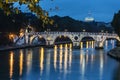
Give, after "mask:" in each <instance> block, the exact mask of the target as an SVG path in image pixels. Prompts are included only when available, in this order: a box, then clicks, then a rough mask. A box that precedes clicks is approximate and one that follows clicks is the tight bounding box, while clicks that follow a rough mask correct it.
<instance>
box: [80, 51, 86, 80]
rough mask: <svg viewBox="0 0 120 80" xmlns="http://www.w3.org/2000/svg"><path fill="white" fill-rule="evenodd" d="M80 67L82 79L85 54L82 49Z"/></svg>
mask: <svg viewBox="0 0 120 80" xmlns="http://www.w3.org/2000/svg"><path fill="white" fill-rule="evenodd" d="M80 66H81V67H80V68H81V73H82V79H84V74H85V55H84V52H83V50H81V51H80Z"/></svg>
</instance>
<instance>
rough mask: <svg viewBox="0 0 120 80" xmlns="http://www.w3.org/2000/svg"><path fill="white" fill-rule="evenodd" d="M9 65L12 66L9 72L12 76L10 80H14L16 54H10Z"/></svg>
mask: <svg viewBox="0 0 120 80" xmlns="http://www.w3.org/2000/svg"><path fill="white" fill-rule="evenodd" d="M9 61H10V62H9V65H10V72H9V75H10V78H12V76H13V66H14V53H13V52H12V51H11V52H10V60H9Z"/></svg>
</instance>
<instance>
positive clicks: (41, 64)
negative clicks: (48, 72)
mask: <svg viewBox="0 0 120 80" xmlns="http://www.w3.org/2000/svg"><path fill="white" fill-rule="evenodd" d="M39 52H40V71H41V74H42V71H43V68H44V65H43V62H44V48H43V47H41V48H40V51H39Z"/></svg>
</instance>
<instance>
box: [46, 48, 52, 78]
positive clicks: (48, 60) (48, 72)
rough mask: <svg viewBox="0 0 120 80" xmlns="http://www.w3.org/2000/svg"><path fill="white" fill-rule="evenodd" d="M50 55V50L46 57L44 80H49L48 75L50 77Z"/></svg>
mask: <svg viewBox="0 0 120 80" xmlns="http://www.w3.org/2000/svg"><path fill="white" fill-rule="evenodd" d="M50 57H51V54H50V49H49V51H48V53H47V55H46V78H48V79H49V75H50V61H51V58H50Z"/></svg>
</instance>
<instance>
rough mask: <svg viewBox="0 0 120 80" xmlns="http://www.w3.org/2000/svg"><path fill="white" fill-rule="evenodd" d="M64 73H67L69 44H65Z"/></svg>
mask: <svg viewBox="0 0 120 80" xmlns="http://www.w3.org/2000/svg"><path fill="white" fill-rule="evenodd" d="M64 53H65V54H64V72H65V73H66V71H67V58H68V48H67V44H65V52H64Z"/></svg>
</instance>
